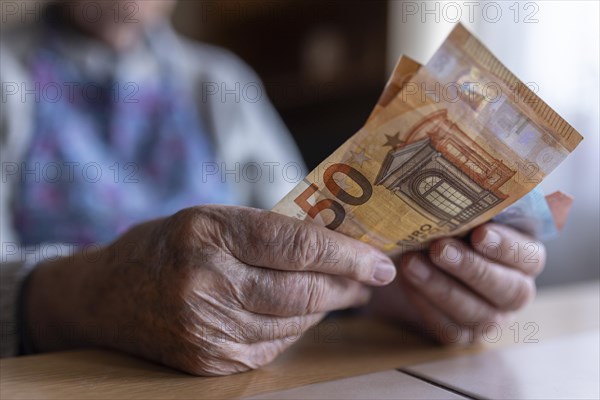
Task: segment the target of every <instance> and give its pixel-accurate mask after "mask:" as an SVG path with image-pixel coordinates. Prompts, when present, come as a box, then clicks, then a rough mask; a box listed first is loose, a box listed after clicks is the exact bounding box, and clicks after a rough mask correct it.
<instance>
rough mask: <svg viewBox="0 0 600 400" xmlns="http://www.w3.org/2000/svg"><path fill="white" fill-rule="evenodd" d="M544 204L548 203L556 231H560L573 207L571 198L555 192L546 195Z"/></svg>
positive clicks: (565, 194)
mask: <svg viewBox="0 0 600 400" xmlns="http://www.w3.org/2000/svg"><path fill="white" fill-rule="evenodd" d="M546 202H547V203H548V207H550V211H551V212H552V217H554V223H555V225H556V229H558V230H559V231H562V229H563V228H564V226H565V224H566V222H567V219H568V218H569V213H570V212H571V207H572V206H573V196H571V195H570V194H567V193H563V192H561V191H557V192H554V193H551V194H549V195H547V196H546Z"/></svg>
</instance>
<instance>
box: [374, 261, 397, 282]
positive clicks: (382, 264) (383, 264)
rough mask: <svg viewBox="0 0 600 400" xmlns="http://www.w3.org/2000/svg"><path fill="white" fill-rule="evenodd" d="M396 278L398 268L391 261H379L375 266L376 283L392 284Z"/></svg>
mask: <svg viewBox="0 0 600 400" xmlns="http://www.w3.org/2000/svg"><path fill="white" fill-rule="evenodd" d="M395 277H396V267H394V264H392V263H391V262H390V261H378V262H377V264H375V272H374V273H373V280H374V282H375V283H379V284H386V283H390V282H391V281H393V280H394V278H395Z"/></svg>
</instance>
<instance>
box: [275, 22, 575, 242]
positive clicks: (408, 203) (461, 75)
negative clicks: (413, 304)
mask: <svg viewBox="0 0 600 400" xmlns="http://www.w3.org/2000/svg"><path fill="white" fill-rule="evenodd" d="M581 140H582V137H581V135H579V133H577V131H576V130H575V129H574V128H573V127H571V126H570V125H569V124H568V123H567V122H566V121H565V120H564V119H562V118H561V117H560V116H559V115H558V114H557V113H556V112H554V111H553V110H552V109H551V108H550V107H549V106H548V105H547V104H546V103H544V102H543V101H542V100H541V99H540V98H539V97H538V96H537V95H536V94H535V93H534V92H532V91H531V90H530V89H529V88H528V87H527V85H525V84H524V83H522V82H521V81H520V80H518V79H517V78H516V77H515V76H514V75H513V74H512V73H511V72H510V71H509V70H508V69H507V68H506V67H504V66H503V65H502V64H501V63H500V62H499V61H498V60H497V59H496V57H494V56H493V54H492V53H491V52H490V51H489V50H488V49H487V48H485V47H484V46H483V45H482V44H481V43H480V42H479V41H478V40H477V39H476V38H475V37H474V36H472V35H471V34H470V33H469V32H468V31H467V30H466V29H465V28H464V27H462V26H461V25H460V24H459V25H457V26H456V27H455V28H454V29H453V31H452V32H451V34H450V36H449V37H448V38H447V39H446V41H445V42H444V43H443V45H442V46H441V47H440V48H439V49H438V50H437V52H436V53H435V54H434V56H433V57H432V59H431V60H430V61H429V62H428V63H427V64H426V65H424V66H422V65H420V64H418V63H416V62H415V61H413V60H411V59H409V58H407V57H402V58H401V59H400V60H399V62H398V64H397V66H396V68H395V70H394V73H393V74H392V77H391V78H390V80H389V81H388V84H387V85H386V88H385V89H384V92H383V94H382V96H381V97H380V99H379V101H378V103H377V105H376V106H375V108H374V110H373V113H372V114H371V116H370V117H369V119H368V120H367V122H366V123H365V125H364V126H363V128H361V129H360V130H359V131H358V132H357V133H356V134H354V135H353V136H352V137H351V138H349V139H348V140H347V141H346V142H345V143H344V144H343V145H342V146H340V147H339V148H338V149H337V150H336V151H335V152H334V153H333V154H332V155H331V156H329V157H328V158H327V159H326V160H324V161H323V162H322V163H321V164H320V165H319V166H318V167H317V168H316V169H315V170H313V171H312V172H311V173H309V174H308V175H307V176H306V178H305V179H304V180H303V181H302V182H300V183H299V184H298V185H297V186H296V187H295V188H294V189H293V190H292V191H291V192H290V193H289V194H288V195H287V196H285V197H284V198H283V199H282V200H281V201H280V202H279V203H278V204H277V205H276V206H275V207H274V209H273V211H275V212H278V213H281V214H284V215H288V216H292V217H296V218H300V219H310V220H313V221H315V222H317V223H320V224H322V225H325V226H327V227H328V228H330V229H334V230H336V231H339V232H341V233H344V234H346V235H348V236H351V237H354V238H356V239H359V240H362V241H364V242H367V243H370V244H372V245H373V246H375V247H378V248H380V249H381V250H383V251H386V252H394V253H397V252H404V251H406V250H418V249H422V248H425V247H426V246H427V245H428V244H429V243H430V242H431V241H432V240H434V239H436V238H440V237H444V236H455V235H462V234H464V233H466V232H468V231H469V230H470V229H472V228H473V227H475V226H477V225H479V224H481V223H483V222H485V221H488V220H490V219H492V218H493V217H497V218H500V217H501V213H502V211H503V210H506V211H505V213H504V216H506V215H512V217H511V218H505V220H502V219H500V221H501V222H505V223H511V224H513V225H514V223H515V220H516V222H519V221H521V222H522V221H525V220H526V219H527V218H519V216H522V217H528V216H530V215H532V209H533V210H538V209H539V208H543V206H544V205H546V206H547V203H545V202H544V203H541V202H540V201H539V199H540V197H539V196H538V195H535V192H534V193H533V194H531V195H529V201H522V204H521V206H519V205H518V204H515V202H517V201H518V200H519V199H521V198H523V197H524V196H527V195H528V193H530V192H532V190H533V189H535V188H536V186H537V185H538V184H539V183H540V182H541V181H542V179H543V178H544V177H545V176H546V175H548V174H549V173H550V172H551V171H552V170H553V169H554V168H556V167H557V166H558V165H559V164H560V163H561V162H562V161H563V160H564V159H565V158H566V157H567V156H568V155H569V153H570V152H572V151H573V150H574V149H575V147H576V146H577V145H578V144H579V142H580V141H581ZM532 196H533V197H532ZM526 199H527V197H526ZM555 199H556V197H555ZM561 199H564V198H561ZM569 205H570V203H569ZM511 206H512V210H513V211H515V210H516V211H517V212H513V213H512V214H511V213H508V211H509V210H511V208H510V207H511ZM555 208H563V209H564V208H565V201H563V200H561V201H560V203H559V207H555ZM552 213H554V214H556V215H557V216H559V217H560V216H561V215H563V217H564V212H563V213H561V212H558V213H556V212H553V210H552V209H550V207H548V208H547V210H546V211H545V215H547V216H548V217H549V218H550V220H552V217H553V215H551V214H552ZM517 225H518V224H517ZM522 225H523V226H522V227H521V228H522V229H523V230H528V229H529V228H531V227H533V228H535V229H537V230H538V232H530V233H534V234H538V233H540V232H543V231H544V228H548V225H547V221H546V222H542V223H539V222H538V220H537V219H535V218H534V219H531V218H529V223H525V224H522ZM530 230H531V229H530ZM546 230H547V229H546Z"/></svg>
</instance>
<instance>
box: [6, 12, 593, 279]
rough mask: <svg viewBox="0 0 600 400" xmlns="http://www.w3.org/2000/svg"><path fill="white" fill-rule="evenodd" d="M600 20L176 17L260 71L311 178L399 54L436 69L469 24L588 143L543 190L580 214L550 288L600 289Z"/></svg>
mask: <svg viewBox="0 0 600 400" xmlns="http://www.w3.org/2000/svg"><path fill="white" fill-rule="evenodd" d="M13 3H14V2H13ZM17 3H21V2H17ZM26 3H27V2H26ZM28 3H36V4H39V3H43V1H42V2H40V1H36V2H32V1H29V2H28ZM599 19H600V10H599V2H598V1H535V2H533V1H497V2H494V1H400V0H396V1H394V0H391V1H383V0H376V1H348V0H338V1H334V0H326V1H316V0H301V1H300V0H298V1H289V0H288V1H275V0H245V1H242V0H238V1H229V0H219V1H214V0H210V1H201V0H198V1H196V0H180V1H179V4H178V5H177V8H176V10H175V13H174V16H173V22H174V25H175V28H176V30H178V31H179V32H181V33H182V34H184V35H186V36H188V37H190V38H193V39H196V40H200V41H203V42H207V43H212V44H215V45H218V46H222V47H225V48H228V49H229V50H231V51H233V52H234V53H236V54H237V55H239V56H240V57H241V58H242V59H244V60H245V61H246V62H247V63H248V64H250V66H251V67H252V68H254V69H255V70H256V71H257V73H258V74H259V76H260V77H261V79H262V80H263V83H264V84H265V87H266V90H267V93H268V94H269V96H270V98H271V100H272V102H273V103H274V105H275V107H276V108H277V110H278V111H279V113H280V114H281V116H282V117H283V119H284V121H285V123H286V124H287V126H288V128H289V130H290V131H291V132H292V134H293V136H294V138H295V140H296V142H297V144H298V145H299V147H300V149H301V151H302V154H303V156H304V158H305V161H306V163H307V164H308V167H309V168H312V167H314V166H316V165H317V164H318V163H319V162H320V161H321V160H323V159H324V158H325V157H327V156H328V155H329V154H330V153H331V152H332V151H333V150H334V149H335V148H336V147H338V146H339V145H340V144H341V143H342V142H343V141H345V140H346V139H347V138H348V137H349V136H351V135H352V134H353V133H354V132H356V131H357V130H358V129H359V128H360V127H361V126H362V125H363V123H364V122H365V120H366V118H367V116H368V114H369V113H370V111H371V109H372V107H373V105H374V104H375V102H376V100H377V98H378V97H379V94H380V93H381V91H382V89H383V87H384V85H385V82H386V80H387V77H388V74H389V73H390V72H391V70H392V68H393V66H394V64H395V62H396V60H397V59H398V57H399V55H400V54H407V55H408V56H410V57H412V58H413V59H415V60H417V61H419V62H421V63H425V62H427V60H428V59H429V57H430V56H431V55H432V54H433V53H434V51H435V49H436V48H437V47H438V46H439V45H440V44H441V43H442V41H443V40H444V38H445V37H446V35H447V34H448V33H449V32H450V30H451V29H452V27H453V25H454V24H455V23H457V22H458V21H460V22H462V23H463V24H464V25H465V26H467V28H468V29H469V30H471V32H473V33H475V34H476V35H477V36H478V37H479V39H480V40H481V41H482V42H483V43H484V44H485V45H487V46H488V47H489V48H490V49H491V50H492V52H493V53H494V54H495V55H496V56H497V57H498V58H499V59H500V60H501V61H502V62H503V63H504V64H505V65H506V66H507V67H508V68H509V69H510V70H512V72H513V73H515V74H516V75H517V76H518V77H519V78H520V79H521V80H522V81H524V82H528V83H530V86H533V87H535V88H537V93H538V95H539V96H540V97H541V98H542V99H543V100H544V101H546V102H547V103H548V104H549V105H550V106H551V107H553V108H554V109H555V110H556V111H557V112H558V113H559V114H560V115H561V116H562V117H563V118H565V119H566V120H567V121H568V122H569V123H571V125H573V126H574V127H575V128H576V129H577V130H578V131H579V132H580V133H581V134H582V135H583V136H584V138H585V139H584V141H583V142H582V144H581V145H580V146H579V147H578V148H577V149H576V150H575V151H574V153H573V154H572V155H571V156H570V157H569V158H568V159H567V160H566V161H565V162H564V163H563V164H562V165H561V166H560V167H559V168H558V169H557V170H556V171H554V172H553V173H552V174H551V175H550V176H549V177H548V178H547V179H546V180H545V181H544V183H543V187H544V189H545V191H546V192H547V193H550V192H551V191H554V190H556V189H561V190H563V191H565V192H568V193H570V194H572V195H574V196H575V204H574V208H573V211H572V215H571V218H570V220H569V222H568V224H567V226H566V228H565V231H564V233H563V235H562V236H561V237H560V238H559V239H557V240H554V241H551V242H549V243H548V249H549V254H550V257H549V262H548V266H547V269H546V271H545V272H544V273H543V274H542V276H541V277H540V279H539V282H540V284H541V285H550V284H558V283H566V282H574V281H582V280H589V279H598V278H599V277H600V276H599V275H600V274H599V271H600V222H599V218H600V210H599V207H600V206H599V203H600V194H599V181H600V179H599V174H600V166H599V158H600V143H599V134H600V133H599V130H600V126H599V125H600V116H599V110H600V104H599V98H600V94H599V87H600V82H599V71H600V69H599V57H600V56H599V49H600V43H599V37H600V32H599ZM2 22H3V25H4V26H6V25H7V23H6V21H4V20H3V21H2Z"/></svg>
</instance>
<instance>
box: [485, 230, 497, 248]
mask: <svg viewBox="0 0 600 400" xmlns="http://www.w3.org/2000/svg"><path fill="white" fill-rule="evenodd" d="M483 241H484V243H486V244H495V245H500V242H501V241H502V238H501V237H500V235H499V234H498V233H497V232H494V231H493V230H491V229H488V230H487V231H486V233H485V236H484V238H483Z"/></svg>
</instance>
